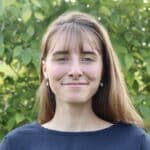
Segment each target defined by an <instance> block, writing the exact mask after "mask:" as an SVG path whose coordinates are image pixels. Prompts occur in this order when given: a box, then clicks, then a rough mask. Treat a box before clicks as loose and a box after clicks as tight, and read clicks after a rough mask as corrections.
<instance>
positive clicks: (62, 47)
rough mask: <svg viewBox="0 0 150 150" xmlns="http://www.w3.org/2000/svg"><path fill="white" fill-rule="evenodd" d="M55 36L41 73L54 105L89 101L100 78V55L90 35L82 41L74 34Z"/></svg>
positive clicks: (95, 41) (95, 40)
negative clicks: (47, 85)
mask: <svg viewBox="0 0 150 150" xmlns="http://www.w3.org/2000/svg"><path fill="white" fill-rule="evenodd" d="M88 34H90V33H88ZM58 35H59V36H55V38H54V40H52V42H51V47H52V49H51V50H49V53H48V55H47V57H46V60H45V61H43V73H44V76H45V78H48V79H49V84H50V88H51V89H52V91H53V93H54V94H55V97H56V102H57V103H58V101H61V102H66V103H86V102H89V100H91V99H92V96H93V95H94V94H95V93H96V91H97V89H98V87H99V84H100V81H101V76H102V56H101V53H100V48H99V44H98V41H97V39H96V37H95V36H94V35H92V34H90V38H85V37H84V38H82V39H83V40H82V41H81V39H80V40H79V39H77V38H78V36H77V35H74V34H73V35H74V36H71V35H66V33H62V34H61V36H60V34H58ZM56 37H57V38H56ZM66 37H67V38H66ZM75 37H76V38H75ZM66 39H68V40H69V41H68V40H66ZM66 43H67V44H66ZM81 47H82V48H81Z"/></svg>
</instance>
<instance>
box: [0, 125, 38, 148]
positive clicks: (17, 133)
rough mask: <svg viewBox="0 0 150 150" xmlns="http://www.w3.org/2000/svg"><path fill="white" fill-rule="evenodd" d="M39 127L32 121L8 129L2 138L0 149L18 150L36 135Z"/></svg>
mask: <svg viewBox="0 0 150 150" xmlns="http://www.w3.org/2000/svg"><path fill="white" fill-rule="evenodd" d="M39 132H40V128H39V127H38V123H36V122H33V123H30V124H25V125H22V126H20V127H18V128H16V129H13V130H12V131H10V132H9V133H8V134H7V135H6V136H5V137H4V138H3V140H2V142H1V144H0V150H1V149H2V150H6V149H10V148H11V149H12V150H14V149H15V150H18V149H20V146H21V145H27V143H29V142H33V140H34V139H35V138H36V137H38V136H37V135H39Z"/></svg>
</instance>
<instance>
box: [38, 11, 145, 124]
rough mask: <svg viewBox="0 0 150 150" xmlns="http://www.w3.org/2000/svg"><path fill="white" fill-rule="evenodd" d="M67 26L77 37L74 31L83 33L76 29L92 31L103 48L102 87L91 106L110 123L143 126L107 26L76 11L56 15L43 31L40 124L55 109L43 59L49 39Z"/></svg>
mask: <svg viewBox="0 0 150 150" xmlns="http://www.w3.org/2000/svg"><path fill="white" fill-rule="evenodd" d="M68 24H69V27H68ZM67 28H71V29H70V31H71V30H73V33H75V34H76V36H78V37H79V36H80V35H77V33H76V32H78V34H79V33H81V34H82V30H80V31H79V28H80V29H81V28H82V29H84V31H87V32H91V33H93V34H94V35H95V37H96V38H97V39H98V43H99V45H100V47H101V49H102V59H103V74H102V82H103V85H104V86H103V87H102V88H100V86H99V88H98V90H97V92H96V94H95V95H94V96H93V98H92V108H93V111H94V112H95V114H96V115H97V116H98V117H100V118H102V119H104V120H106V121H109V122H112V123H116V122H118V121H122V122H125V123H133V124H136V125H138V126H141V127H143V120H142V118H141V117H140V116H139V114H138V113H137V112H136V110H135V108H134V106H133V105H132V103H131V101H130V98H129V95H128V93H127V88H126V85H125V81H124V77H123V74H122V72H121V69H120V65H119V62H118V58H117V56H116V54H115V52H114V50H113V47H112V44H111V41H110V39H109V35H108V33H107V31H106V29H105V28H104V27H103V26H102V25H101V24H100V23H99V22H97V21H96V19H94V18H93V17H92V16H90V15H88V14H85V13H81V12H76V11H73V12H68V13H65V14H63V15H61V16H59V17H58V18H57V19H56V20H55V21H53V22H52V24H50V26H49V27H48V29H47V31H46V33H45V34H44V37H43V40H42V46H41V68H40V69H41V73H40V88H39V89H40V90H39V114H38V120H39V122H40V123H41V124H42V123H45V122H47V121H49V120H51V119H52V118H53V116H54V114H55V109H56V103H55V95H54V94H53V92H52V91H51V88H50V87H49V88H47V86H46V79H45V78H44V75H43V71H42V61H43V60H44V59H45V58H46V57H47V54H48V52H49V50H50V48H51V41H52V39H53V38H56V37H55V35H56V34H58V33H59V34H61V31H63V32H67V31H66V30H67ZM68 32H69V31H68ZM83 34H84V33H83ZM69 43H71V41H69Z"/></svg>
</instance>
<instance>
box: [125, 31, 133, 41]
mask: <svg viewBox="0 0 150 150" xmlns="http://www.w3.org/2000/svg"><path fill="white" fill-rule="evenodd" d="M125 39H126V41H128V42H131V41H132V39H133V33H132V32H125Z"/></svg>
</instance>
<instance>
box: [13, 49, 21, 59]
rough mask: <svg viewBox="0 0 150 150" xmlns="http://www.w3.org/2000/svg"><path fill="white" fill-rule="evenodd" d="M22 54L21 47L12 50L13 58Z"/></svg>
mask: <svg viewBox="0 0 150 150" xmlns="http://www.w3.org/2000/svg"><path fill="white" fill-rule="evenodd" d="M22 53H23V49H22V46H16V47H15V49H14V53H13V57H14V58H15V57H21V56H22Z"/></svg>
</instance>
